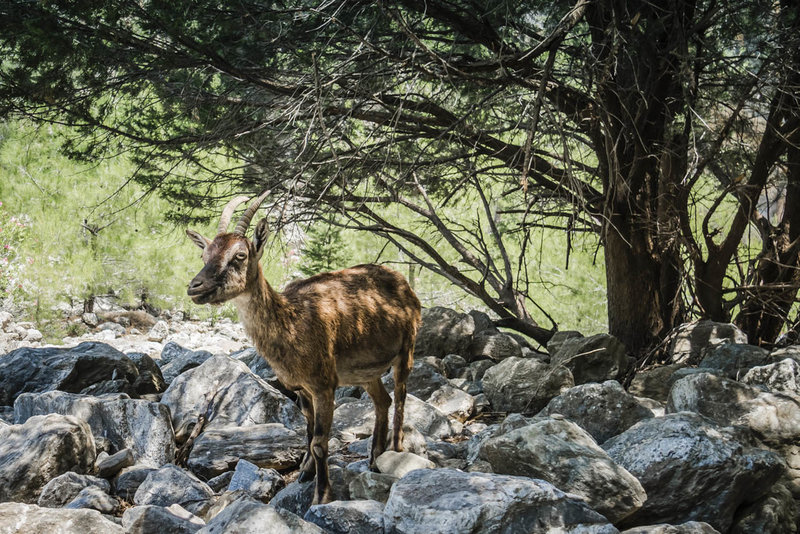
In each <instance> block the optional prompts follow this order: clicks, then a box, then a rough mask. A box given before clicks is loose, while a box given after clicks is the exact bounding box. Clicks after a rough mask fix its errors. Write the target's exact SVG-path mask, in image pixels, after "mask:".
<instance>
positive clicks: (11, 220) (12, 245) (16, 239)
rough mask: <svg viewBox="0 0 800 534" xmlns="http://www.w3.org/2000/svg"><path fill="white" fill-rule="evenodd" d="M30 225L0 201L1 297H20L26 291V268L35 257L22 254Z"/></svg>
mask: <svg viewBox="0 0 800 534" xmlns="http://www.w3.org/2000/svg"><path fill="white" fill-rule="evenodd" d="M28 226H29V225H28V224H26V221H25V220H24V218H21V217H18V216H16V215H12V214H11V213H9V211H8V210H7V209H6V207H5V206H4V205H3V203H2V201H0V299H2V298H11V299H14V298H15V297H16V298H19V297H21V296H22V295H23V293H24V291H25V286H24V284H25V282H26V279H25V270H26V268H27V267H28V265H31V264H33V258H31V257H25V256H23V255H21V254H20V250H21V249H22V248H23V247H24V246H25V240H26V238H28V237H29V236H28V233H29V232H28Z"/></svg>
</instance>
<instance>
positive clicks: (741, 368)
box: [697, 343, 769, 380]
mask: <svg viewBox="0 0 800 534" xmlns="http://www.w3.org/2000/svg"><path fill="white" fill-rule="evenodd" d="M768 357H769V352H767V351H766V350H765V349H762V348H761V347H754V346H753V345H746V344H743V343H723V344H721V345H716V346H713V347H709V348H708V349H707V350H706V352H705V355H704V356H703V358H702V359H701V360H700V363H698V364H697V367H699V368H701V369H718V370H720V371H722V373H723V374H724V375H725V376H727V377H728V378H733V379H735V380H738V379H740V378H741V377H743V376H744V375H745V374H746V373H747V372H748V371H749V370H750V369H752V368H753V367H756V366H759V365H764V364H765V363H767V360H768Z"/></svg>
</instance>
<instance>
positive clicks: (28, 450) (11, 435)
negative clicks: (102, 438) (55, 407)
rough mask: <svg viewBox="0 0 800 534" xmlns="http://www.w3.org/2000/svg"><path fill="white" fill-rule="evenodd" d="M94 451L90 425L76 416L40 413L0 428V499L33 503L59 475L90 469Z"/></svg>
mask: <svg viewBox="0 0 800 534" xmlns="http://www.w3.org/2000/svg"><path fill="white" fill-rule="evenodd" d="M96 455H97V454H96V451H95V446H94V439H93V438H92V432H91V430H90V429H89V426H88V425H87V424H86V423H84V422H83V421H81V420H79V419H76V418H75V417H71V416H64V415H56V414H51V415H39V416H35V417H31V418H30V419H28V420H27V421H26V422H25V423H24V424H22V425H10V426H7V427H4V428H0V502H4V501H18V502H25V503H34V502H36V501H37V500H38V498H39V494H40V493H41V490H42V488H44V486H45V485H46V484H47V483H48V482H49V481H50V480H52V479H54V478H55V477H57V476H58V475H61V474H63V473H66V472H68V471H75V472H77V473H86V472H89V471H91V469H92V467H93V466H94V459H95V456H96Z"/></svg>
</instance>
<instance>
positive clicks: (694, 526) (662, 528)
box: [622, 521, 719, 534]
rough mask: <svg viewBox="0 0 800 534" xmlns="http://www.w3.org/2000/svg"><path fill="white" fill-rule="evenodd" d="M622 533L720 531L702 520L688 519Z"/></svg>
mask: <svg viewBox="0 0 800 534" xmlns="http://www.w3.org/2000/svg"><path fill="white" fill-rule="evenodd" d="M622 534H719V531H718V530H717V529H715V528H714V527H712V526H711V525H709V524H708V523H703V522H702V521H687V522H686V523H681V524H680V525H665V524H662V525H647V526H644V527H633V528H629V529H628V530H624V531H622Z"/></svg>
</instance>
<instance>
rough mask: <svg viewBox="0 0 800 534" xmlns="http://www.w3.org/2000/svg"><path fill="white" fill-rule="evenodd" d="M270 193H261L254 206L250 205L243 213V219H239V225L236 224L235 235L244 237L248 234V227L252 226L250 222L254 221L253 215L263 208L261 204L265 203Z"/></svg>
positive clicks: (253, 203)
mask: <svg viewBox="0 0 800 534" xmlns="http://www.w3.org/2000/svg"><path fill="white" fill-rule="evenodd" d="M269 193H270V192H269V190H267V191H264V192H263V193H261V194H260V195H259V196H258V198H256V199H255V200H254V201H253V202H252V204H250V205H249V206H248V207H247V209H246V210H244V213H242V218H241V219H239V222H238V223H236V229H235V230H234V231H233V233H234V234H237V235H240V236H242V237H244V234H245V232H247V227H248V226H250V221H251V220H252V219H253V215H255V214H256V212H257V211H258V208H259V207H261V203H262V202H264V199H265V198H267V195H269Z"/></svg>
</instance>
